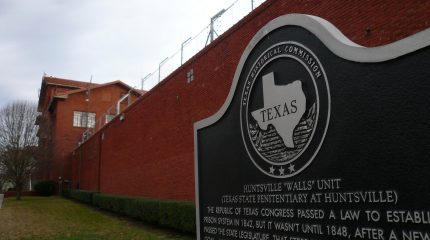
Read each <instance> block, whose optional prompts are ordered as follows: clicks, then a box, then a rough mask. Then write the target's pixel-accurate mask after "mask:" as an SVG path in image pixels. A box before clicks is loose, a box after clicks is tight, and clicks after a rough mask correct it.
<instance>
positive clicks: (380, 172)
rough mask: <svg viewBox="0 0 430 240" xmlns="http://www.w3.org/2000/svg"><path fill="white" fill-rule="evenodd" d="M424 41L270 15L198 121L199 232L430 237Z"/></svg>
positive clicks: (382, 239) (260, 236)
mask: <svg viewBox="0 0 430 240" xmlns="http://www.w3.org/2000/svg"><path fill="white" fill-rule="evenodd" d="M429 42H430V31H425V32H422V33H419V34H417V35H415V36H412V37H410V38H408V39H405V40H402V41H399V42H396V43H393V44H390V45H386V46H382V47H378V48H363V47H361V46H358V45H356V44H354V43H352V42H351V41H349V40H348V39H346V38H345V37H344V36H343V35H342V34H340V32H339V31H338V30H337V29H335V28H334V27H333V26H332V25H330V24H329V23H327V22H326V21H324V20H322V19H318V18H316V17H311V16H305V15H287V16H283V17H280V18H277V19H275V20H273V21H272V22H270V23H269V24H268V25H266V26H265V27H264V28H263V29H262V30H261V31H260V32H259V33H257V34H256V36H255V37H254V38H253V40H252V41H251V42H250V43H249V45H248V47H247V48H246V51H245V52H244V53H243V56H242V58H241V60H240V63H239V65H238V67H237V71H236V74H235V78H234V80H233V85H232V88H231V91H230V94H229V96H228V98H227V99H226V102H225V104H224V105H223V107H222V108H221V109H220V111H219V112H218V113H216V114H215V115H214V116H212V117H210V118H208V119H205V120H203V121H201V122H198V123H196V125H195V144H196V163H195V168H196V204H197V225H198V228H197V232H198V238H199V239H205V240H206V239H207V240H209V239H250V240H269V239H270V240H298V239H308V240H311V239H312V240H321V239H375V240H417V239H427V240H430V175H429V172H430V101H429V100H430V97H429V96H430V95H429V94H430V60H429V59H430V48H429V47H427V45H429Z"/></svg>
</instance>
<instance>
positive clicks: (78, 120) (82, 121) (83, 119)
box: [73, 111, 96, 128]
mask: <svg viewBox="0 0 430 240" xmlns="http://www.w3.org/2000/svg"><path fill="white" fill-rule="evenodd" d="M73 127H83V128H95V127H96V113H92V112H79V111H74V112H73Z"/></svg>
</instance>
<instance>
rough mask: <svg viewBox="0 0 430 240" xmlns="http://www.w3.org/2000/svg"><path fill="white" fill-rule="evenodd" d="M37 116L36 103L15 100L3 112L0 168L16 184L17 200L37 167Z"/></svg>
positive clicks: (0, 121)
mask: <svg viewBox="0 0 430 240" xmlns="http://www.w3.org/2000/svg"><path fill="white" fill-rule="evenodd" d="M37 116H38V113H37V107H36V104H35V103H31V102H28V101H14V102H12V103H9V104H7V105H6V106H5V107H3V108H1V109H0V169H3V172H4V175H5V177H6V180H7V181H10V182H12V183H13V184H15V188H16V193H17V194H16V199H17V200H20V199H21V193H22V190H23V188H24V186H25V184H26V183H27V181H28V179H29V177H30V174H31V171H32V170H33V169H34V167H35V165H36V159H35V153H36V149H37V142H38V138H37V136H36V135H37V129H38V128H37V126H36V125H35V121H36V117H37Z"/></svg>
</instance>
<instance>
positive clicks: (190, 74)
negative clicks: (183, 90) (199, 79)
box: [187, 68, 194, 83]
mask: <svg viewBox="0 0 430 240" xmlns="http://www.w3.org/2000/svg"><path fill="white" fill-rule="evenodd" d="M193 80H194V70H193V69H192V68H191V70H190V71H188V72H187V83H191V82H192V81H193Z"/></svg>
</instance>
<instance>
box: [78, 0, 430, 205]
mask: <svg viewBox="0 0 430 240" xmlns="http://www.w3.org/2000/svg"><path fill="white" fill-rule="evenodd" d="M429 12H430V2H428V1H388V0H387V1H362V0H360V1H358V0H355V1H348V2H347V3H346V1H344V0H331V1H304V0H268V1H267V2H266V3H264V4H263V5H262V6H260V7H259V8H258V9H257V10H255V11H254V12H253V13H252V14H251V15H250V16H248V17H246V18H245V19H243V20H242V21H241V22H239V23H238V24H237V25H236V26H234V27H233V28H232V29H230V30H229V31H228V32H227V33H225V34H223V35H222V36H220V37H219V38H218V39H217V40H216V41H215V42H213V43H212V44H211V45H210V46H209V47H207V48H206V49H204V50H203V51H202V52H200V53H199V54H197V55H196V56H195V57H194V58H192V59H191V60H189V61H188V62H187V63H186V64H184V65H183V66H182V67H181V68H179V69H178V70H176V71H175V72H174V73H173V74H171V75H170V76H169V77H168V78H167V79H165V80H164V81H163V82H162V83H161V84H159V85H158V86H157V87H155V88H154V89H152V90H151V91H150V92H148V93H147V94H146V95H145V96H144V97H143V98H142V99H140V101H138V102H136V103H135V104H133V106H132V107H130V108H129V109H127V110H126V111H125V119H124V121H123V122H121V121H119V119H116V120H115V121H114V122H113V123H112V124H109V125H108V126H107V127H105V128H104V129H102V131H101V133H100V134H98V135H96V136H94V137H93V138H92V139H90V140H89V141H88V142H87V143H85V144H84V146H82V147H81V148H79V149H77V150H76V152H75V156H74V157H73V159H74V160H73V166H74V167H73V182H74V186H75V184H76V183H77V181H78V176H77V173H78V172H79V171H78V168H79V167H78V166H79V164H78V162H79V161H82V162H83V164H81V166H82V167H81V168H80V172H81V176H80V181H81V187H82V188H84V189H92V190H95V189H99V190H100V191H101V192H107V193H114V194H123V195H141V196H147V197H153V198H163V199H180V200H190V201H193V200H194V166H193V165H194V159H193V157H194V155H193V147H194V145H193V123H194V122H196V121H198V120H201V119H203V118H206V117H208V116H210V115H212V114H213V113H215V112H216V111H217V110H218V109H219V108H220V106H221V105H222V104H223V102H224V100H225V98H226V96H227V94H228V91H229V89H230V85H231V82H232V79H233V75H234V72H235V70H236V66H237V63H238V61H239V59H240V57H241V55H242V52H243V50H244V48H245V47H246V45H247V44H248V42H249V41H250V39H251V38H252V37H253V35H254V34H255V33H256V32H257V31H258V30H259V29H260V28H261V27H262V26H264V25H265V24H266V23H267V22H269V21H270V20H272V19H274V18H276V17H278V16H280V15H285V14H288V13H304V14H310V15H316V16H320V17H322V18H324V19H326V20H328V21H330V22H331V23H333V24H334V25H335V26H337V27H338V28H339V29H340V30H341V31H342V32H343V33H344V34H345V35H346V36H347V37H349V38H350V39H351V40H352V41H354V42H356V43H358V44H361V45H364V46H378V45H384V44H387V43H391V42H393V41H396V40H399V39H402V38H404V37H407V36H409V35H412V34H414V33H416V32H419V31H422V30H424V29H426V28H428V27H430V18H429V17H428V13H429ZM190 69H193V70H194V81H193V82H192V83H191V84H187V83H186V74H187V71H189V70H190ZM102 136H103V139H102ZM99 141H101V144H99ZM97 150H98V151H99V156H98V157H96V156H94V155H93V154H96V152H97ZM78 151H82V153H83V154H82V156H83V158H82V159H81V160H79V159H77V157H76V156H77V152H78ZM97 161H99V162H98V164H99V165H97V164H96V163H97ZM99 166H100V172H99V171H98V167H99ZM98 174H100V175H98ZM93 175H97V176H98V177H99V181H98V180H95V179H96V178H95V177H94V176H93Z"/></svg>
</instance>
